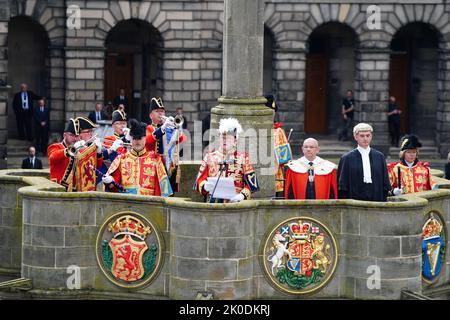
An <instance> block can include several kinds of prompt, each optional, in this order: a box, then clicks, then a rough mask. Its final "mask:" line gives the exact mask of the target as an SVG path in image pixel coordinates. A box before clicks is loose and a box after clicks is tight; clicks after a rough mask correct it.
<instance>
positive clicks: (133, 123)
mask: <svg viewBox="0 0 450 320" xmlns="http://www.w3.org/2000/svg"><path fill="white" fill-rule="evenodd" d="M146 130H147V124H146V123H144V122H139V121H137V120H136V119H130V136H131V137H132V138H133V139H136V140H137V139H141V138H142V137H145V135H146Z"/></svg>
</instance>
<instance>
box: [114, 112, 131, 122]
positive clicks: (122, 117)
mask: <svg viewBox="0 0 450 320" xmlns="http://www.w3.org/2000/svg"><path fill="white" fill-rule="evenodd" d="M127 120H128V119H127V114H126V113H125V112H123V111H121V110H114V112H113V114H112V123H114V122H116V121H127Z"/></svg>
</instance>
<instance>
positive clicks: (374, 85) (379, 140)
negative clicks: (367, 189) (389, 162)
mask: <svg viewBox="0 0 450 320" xmlns="http://www.w3.org/2000/svg"><path fill="white" fill-rule="evenodd" d="M389 59H390V51H389V50H388V49H375V48H370V49H365V48H364V49H360V50H359V51H358V52H357V58H356V60H357V64H356V69H357V70H356V71H357V74H356V84H355V88H357V92H358V95H357V96H356V98H357V101H356V117H355V120H356V121H355V125H356V123H357V122H367V123H369V124H371V125H372V126H373V130H374V135H373V140H372V146H373V147H374V148H376V149H378V150H379V151H381V152H383V153H384V154H385V155H386V154H387V153H388V151H389V130H388V123H387V116H386V110H387V100H388V95H389V61H390V60H389ZM352 130H353V128H352Z"/></svg>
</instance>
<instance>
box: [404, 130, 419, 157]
mask: <svg viewBox="0 0 450 320" xmlns="http://www.w3.org/2000/svg"><path fill="white" fill-rule="evenodd" d="M420 147H422V143H420V141H419V138H418V137H417V136H416V135H413V134H410V135H406V136H404V137H403V140H402V143H401V145H400V153H399V157H400V159H403V158H404V157H405V152H406V150H411V149H417V156H419V148H420Z"/></svg>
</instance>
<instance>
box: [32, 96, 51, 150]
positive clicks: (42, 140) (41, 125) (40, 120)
mask: <svg viewBox="0 0 450 320" xmlns="http://www.w3.org/2000/svg"><path fill="white" fill-rule="evenodd" d="M33 118H34V124H35V126H36V147H37V151H38V152H41V153H42V154H45V153H46V152H47V146H48V133H49V132H50V110H49V109H48V108H47V106H46V105H45V100H44V99H41V100H39V101H38V106H37V107H36V108H35V109H34V114H33Z"/></svg>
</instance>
